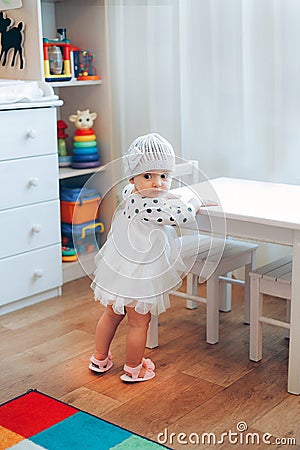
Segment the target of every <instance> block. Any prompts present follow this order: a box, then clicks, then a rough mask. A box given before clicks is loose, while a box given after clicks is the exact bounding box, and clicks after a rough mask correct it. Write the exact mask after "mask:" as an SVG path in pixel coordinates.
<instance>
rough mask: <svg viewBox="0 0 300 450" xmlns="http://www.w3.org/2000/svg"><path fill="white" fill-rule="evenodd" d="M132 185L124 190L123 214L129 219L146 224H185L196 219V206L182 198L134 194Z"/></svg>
mask: <svg viewBox="0 0 300 450" xmlns="http://www.w3.org/2000/svg"><path fill="white" fill-rule="evenodd" d="M131 192H132V187H131V186H129V187H126V188H125V189H124V191H123V195H124V198H125V199H126V202H125V205H124V211H123V215H124V216H126V217H127V219H128V220H132V219H138V220H140V221H142V222H144V223H146V224H149V223H150V224H157V225H171V226H176V225H183V224H185V223H188V222H191V221H193V220H195V214H196V212H195V208H194V207H193V206H192V205H191V204H189V203H184V202H183V201H181V200H180V199H176V200H174V199H172V200H169V199H168V198H167V195H166V196H161V197H156V198H150V197H144V196H142V195H140V194H138V193H136V194H132V193H131Z"/></svg>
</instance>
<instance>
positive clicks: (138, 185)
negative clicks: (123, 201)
mask: <svg viewBox="0 0 300 450" xmlns="http://www.w3.org/2000/svg"><path fill="white" fill-rule="evenodd" d="M171 181H172V179H171V177H170V175H169V172H168V171H167V170H162V171H156V170H155V171H150V172H145V173H141V174H139V175H136V176H135V177H134V178H132V179H131V180H130V183H132V184H134V190H133V192H134V193H136V192H138V193H139V194H141V195H143V196H145V197H150V198H154V197H159V196H160V195H163V194H165V193H166V191H168V190H169V189H170V186H171Z"/></svg>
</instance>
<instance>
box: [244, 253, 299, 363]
mask: <svg viewBox="0 0 300 450" xmlns="http://www.w3.org/2000/svg"><path fill="white" fill-rule="evenodd" d="M291 282H292V256H291V255H290V256H286V257H284V258H280V259H278V260H277V261H273V262H271V263H269V264H266V265H264V266H262V267H259V268H258V269H256V270H254V271H253V272H252V273H250V352H249V353H250V359H251V360H252V361H259V360H261V359H262V324H263V323H266V324H269V325H274V326H277V327H282V328H285V329H286V330H289V329H290V324H289V320H290V317H289V316H290V300H291ZM264 294H268V295H272V296H275V297H280V298H284V299H286V300H287V308H286V321H283V320H277V319H274V318H272V317H267V316H265V315H264V310H263V306H264V305H263V302H264Z"/></svg>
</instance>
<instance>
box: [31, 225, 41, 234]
mask: <svg viewBox="0 0 300 450" xmlns="http://www.w3.org/2000/svg"><path fill="white" fill-rule="evenodd" d="M32 231H33V232H34V233H39V232H40V231H41V225H40V224H39V223H36V224H34V225H33V227H32Z"/></svg>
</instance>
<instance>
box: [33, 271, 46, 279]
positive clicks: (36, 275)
mask: <svg viewBox="0 0 300 450" xmlns="http://www.w3.org/2000/svg"><path fill="white" fill-rule="evenodd" d="M34 276H35V277H36V278H42V277H43V276H44V271H43V270H42V269H36V270H35V272H34Z"/></svg>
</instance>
